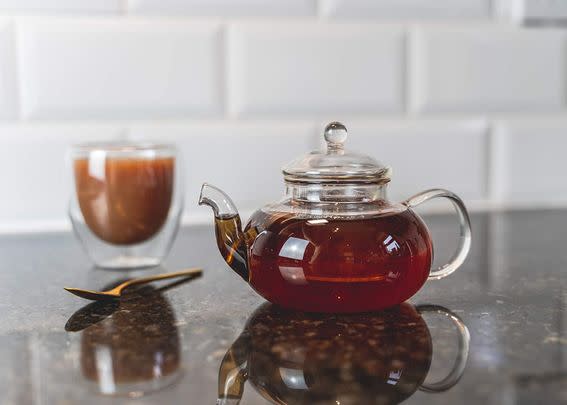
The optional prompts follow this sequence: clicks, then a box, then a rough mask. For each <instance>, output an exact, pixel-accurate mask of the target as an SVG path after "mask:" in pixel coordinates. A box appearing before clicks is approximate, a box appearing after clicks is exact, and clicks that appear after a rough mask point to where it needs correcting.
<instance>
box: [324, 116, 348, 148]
mask: <svg viewBox="0 0 567 405" xmlns="http://www.w3.org/2000/svg"><path fill="white" fill-rule="evenodd" d="M347 136H348V132H347V129H346V127H345V126H344V125H343V124H341V123H340V122H337V121H334V122H331V123H330V124H327V126H326V127H325V141H327V151H328V152H331V151H337V150H342V149H343V148H344V145H343V143H344V142H345V141H346V139H347Z"/></svg>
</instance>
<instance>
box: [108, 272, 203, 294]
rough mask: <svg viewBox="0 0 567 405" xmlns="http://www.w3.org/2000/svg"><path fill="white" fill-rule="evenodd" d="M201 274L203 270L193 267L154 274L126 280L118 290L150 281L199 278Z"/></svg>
mask: <svg viewBox="0 0 567 405" xmlns="http://www.w3.org/2000/svg"><path fill="white" fill-rule="evenodd" d="M201 274H203V269H199V268H197V267H193V268H190V269H185V270H180V271H174V272H172V273H163V274H156V275H155V276H148V277H141V278H135V279H133V280H128V281H126V282H125V283H123V284H121V285H120V286H119V288H120V290H122V289H124V288H126V287H128V286H131V285H135V284H145V283H151V282H152V281H158V280H166V279H168V278H175V277H187V276H200V275H201Z"/></svg>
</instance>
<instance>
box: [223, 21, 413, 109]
mask: <svg viewBox="0 0 567 405" xmlns="http://www.w3.org/2000/svg"><path fill="white" fill-rule="evenodd" d="M404 45H405V37H404V32H403V30H402V29H400V28H398V27H379V26H375V25H363V24H357V25H355V24H332V23H318V24H314V23H295V24H292V23H272V24H235V25H234V26H232V27H231V29H230V30H229V41H228V55H229V56H228V66H227V75H228V79H227V80H228V97H229V100H228V105H229V110H230V112H231V113H232V114H233V115H236V116H253V115H283V114H309V113H311V114H326V113H334V112H341V113H357V114H360V113H381V112H389V113H391V112H400V111H402V109H403V106H404V97H403V94H404V76H405V74H404V68H405V67H404Z"/></svg>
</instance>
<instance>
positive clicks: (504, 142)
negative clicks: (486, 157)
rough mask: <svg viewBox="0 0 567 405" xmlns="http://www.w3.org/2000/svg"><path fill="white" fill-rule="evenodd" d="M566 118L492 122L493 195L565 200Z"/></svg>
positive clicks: (525, 199)
mask: <svg viewBox="0 0 567 405" xmlns="http://www.w3.org/2000/svg"><path fill="white" fill-rule="evenodd" d="M566 135H567V120H565V119H563V120H543V119H540V120H537V119H536V120H521V119H518V120H509V121H502V122H500V123H498V124H497V125H496V129H495V136H496V137H497V138H498V141H499V143H500V148H499V151H498V152H499V154H498V155H497V156H495V157H494V158H495V160H496V161H495V165H494V166H495V168H494V169H495V170H496V171H498V172H497V173H496V175H497V176H498V182H497V183H496V184H494V187H495V190H494V191H495V194H496V195H495V197H497V198H499V199H500V200H502V201H511V202H514V201H516V202H537V203H545V202H550V203H552V202H557V201H563V202H565V201H567V166H566V165H565V156H566V155H567V136H566Z"/></svg>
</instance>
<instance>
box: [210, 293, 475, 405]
mask: <svg viewBox="0 0 567 405" xmlns="http://www.w3.org/2000/svg"><path fill="white" fill-rule="evenodd" d="M426 311H434V312H438V313H442V314H445V315H448V316H449V317H450V319H452V320H453V321H454V322H455V324H456V325H457V327H458V330H459V354H458V358H457V361H456V362H455V365H454V367H453V369H452V370H451V372H450V373H449V375H448V376H447V377H446V378H445V379H444V380H442V381H440V382H438V383H434V384H424V383H423V382H424V380H425V377H426V375H427V372H428V371H429V366H430V364H431V357H432V342H431V335H430V334H429V329H428V328H427V325H426V323H425V321H424V320H423V318H422V317H421V315H420V312H426ZM468 347H469V334H468V330H467V328H466V326H465V325H464V324H463V323H462V321H461V320H460V319H459V318H458V317H457V316H456V315H454V314H452V313H451V312H450V311H448V310H447V309H444V308H442V307H437V306H421V307H413V306H412V305H410V304H408V303H404V304H402V305H399V306H397V307H393V308H390V309H388V310H385V311H382V312H377V313H366V314H357V315H325V314H306V313H301V312H289V311H286V310H282V309H279V308H278V307H277V306H274V305H270V304H264V305H262V306H261V307H260V308H258V309H257V310H256V312H255V313H254V314H253V315H252V316H251V317H250V319H249V320H248V322H247V324H246V326H245V328H244V331H243V332H242V334H241V335H240V336H239V338H238V339H237V340H236V341H235V342H234V343H233V345H232V347H231V348H230V349H229V351H228V352H227V354H226V355H225V357H224V359H223V361H222V364H221V366H220V370H219V387H218V389H219V401H218V403H220V404H238V403H239V402H240V399H241V397H242V393H243V390H244V383H245V381H247V380H249V381H250V382H251V384H252V385H253V386H254V388H255V389H256V390H257V391H258V392H259V393H260V394H261V395H262V396H263V397H264V398H266V399H268V400H270V401H272V402H274V403H277V404H298V403H305V404H318V403H325V404H327V403H332V404H335V403H341V404H371V403H388V404H389V403H398V402H401V401H403V400H404V399H406V398H408V397H409V396H411V395H412V394H413V393H414V392H415V391H416V390H417V389H420V388H421V389H422V390H424V391H429V392H439V391H444V390H447V389H449V388H451V387H452V386H453V385H455V384H456V383H457V381H458V380H459V378H460V377H461V375H462V372H463V370H464V367H465V364H466V360H467V356H468Z"/></svg>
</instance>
